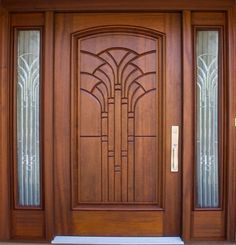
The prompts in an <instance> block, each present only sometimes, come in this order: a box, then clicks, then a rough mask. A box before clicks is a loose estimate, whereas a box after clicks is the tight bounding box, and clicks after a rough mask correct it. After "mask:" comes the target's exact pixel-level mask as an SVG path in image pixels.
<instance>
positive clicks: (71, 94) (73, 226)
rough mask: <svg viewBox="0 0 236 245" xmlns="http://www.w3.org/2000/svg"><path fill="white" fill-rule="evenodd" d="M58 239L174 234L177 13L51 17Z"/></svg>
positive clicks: (178, 100)
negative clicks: (53, 19) (172, 165)
mask: <svg viewBox="0 0 236 245" xmlns="http://www.w3.org/2000/svg"><path fill="white" fill-rule="evenodd" d="M55 42H56V45H55V54H56V63H55V118H56V120H55V164H56V166H55V170H56V171H55V190H56V191H55V200H56V207H55V208H56V218H57V221H58V222H57V225H56V232H57V234H63V235H178V234H179V233H180V230H179V229H180V200H181V197H180V187H181V185H180V176H181V175H180V172H181V166H179V172H177V173H172V172H171V171H170V170H171V168H170V161H171V160H170V155H171V149H170V140H171V139H170V136H171V135H170V132H171V131H170V130H171V125H172V124H173V125H179V126H181V125H180V124H181V87H180V79H181V76H180V75H181V74H180V70H181V69H180V68H181V66H180V64H181V58H180V16H179V14H174V13H173V14H168V13H165V14H163V13H162V14H142V15H138V14H103V15H98V14H82V15H81V14H80V15H79V14H58V15H57V16H56V35H55Z"/></svg>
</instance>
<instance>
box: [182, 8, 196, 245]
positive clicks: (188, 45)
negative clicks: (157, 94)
mask: <svg viewBox="0 0 236 245" xmlns="http://www.w3.org/2000/svg"><path fill="white" fill-rule="evenodd" d="M192 62H193V54H192V26H191V12H190V11H184V12H183V177H182V178H183V194H182V195H183V197H182V198H183V199H182V200H184V201H183V203H182V205H183V214H182V215H183V238H184V240H185V241H189V240H190V237H191V233H190V229H191V209H192V196H193V192H192V191H193V159H194V157H193V153H194V148H193V137H194V136H193V132H194V128H193V119H192V118H191V117H190V116H189V112H191V111H194V105H193V98H194V95H193V91H194V85H193V83H192V82H191V81H193V72H192V71H193V63H192Z"/></svg>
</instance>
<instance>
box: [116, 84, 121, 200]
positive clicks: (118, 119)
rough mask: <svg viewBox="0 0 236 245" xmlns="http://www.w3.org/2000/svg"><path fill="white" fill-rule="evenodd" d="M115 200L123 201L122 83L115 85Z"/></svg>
mask: <svg viewBox="0 0 236 245" xmlns="http://www.w3.org/2000/svg"><path fill="white" fill-rule="evenodd" d="M115 201H116V202H120V201H121V85H120V84H116V85H115Z"/></svg>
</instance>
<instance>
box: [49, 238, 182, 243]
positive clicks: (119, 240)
mask: <svg viewBox="0 0 236 245" xmlns="http://www.w3.org/2000/svg"><path fill="white" fill-rule="evenodd" d="M51 243H52V244H81V245H88V244H89V245H93V244H95V245H96V244H99V245H106V244H111V245H120V244H122V245H123V244H124V245H125V244H127V245H129V244H131V245H136V244H138V245H139V244H142V245H146V244H147V245H149V244H150V245H155V244H157V245H158V244H163V245H165V244H171V245H175V244H176V245H177V244H184V242H183V241H182V239H181V238H180V237H94V236H55V237H54V239H53V240H52V242H51Z"/></svg>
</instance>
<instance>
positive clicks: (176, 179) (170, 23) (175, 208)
mask: <svg viewBox="0 0 236 245" xmlns="http://www.w3.org/2000/svg"><path fill="white" fill-rule="evenodd" d="M180 19H181V15H180V14H174V15H171V17H168V18H167V19H166V47H165V48H166V51H165V52H166V66H165V68H164V69H166V70H165V73H164V70H163V71H159V72H160V73H162V72H163V75H165V76H166V77H165V80H166V82H165V84H164V85H163V86H164V89H163V90H164V92H163V103H164V111H163V113H164V115H165V121H164V125H163V127H164V130H165V134H163V135H162V137H163V138H162V139H161V141H162V142H163V144H165V150H164V159H165V160H164V162H163V163H164V164H163V165H164V166H163V168H164V173H165V182H166V183H168V184H166V187H165V192H164V193H166V196H165V200H164V202H165V215H164V219H165V220H166V223H165V226H164V229H165V234H166V236H168V235H170V236H171V235H173V234H175V235H176V236H177V235H178V234H180V233H181V228H180V227H181V226H182V220H181V214H180V213H181V201H180V197H181V189H180V186H181V184H182V183H181V176H182V167H183V166H182V155H181V152H182V142H183V141H182V137H181V134H182V117H183V114H182V106H183V104H182V103H183V101H182V98H183V94H182V79H181V78H182V71H181V62H180V58H179V57H181V49H180V48H179V47H180V43H181V24H180ZM171 33H172V35H171ZM172 126H179V152H178V157H179V159H178V162H179V171H178V172H177V173H172V172H171V171H170V168H171V166H170V163H171V153H170V152H171V127H172ZM168 193H171V194H168ZM168 220H169V221H170V222H168Z"/></svg>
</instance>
